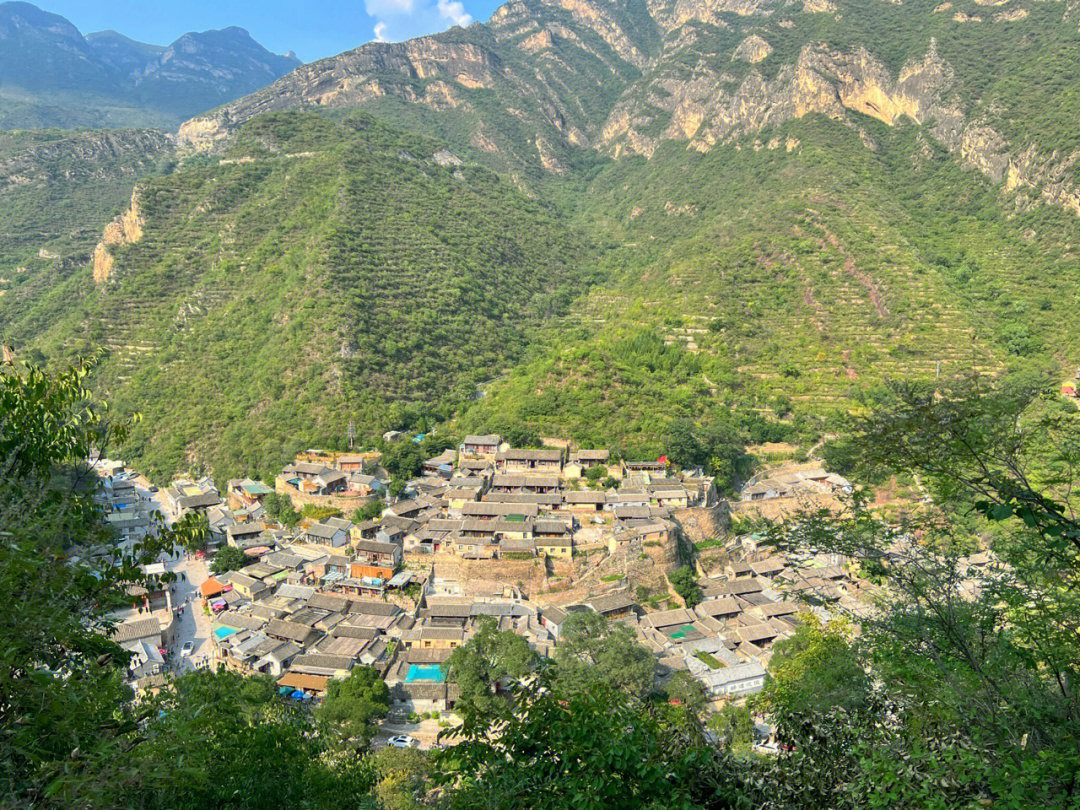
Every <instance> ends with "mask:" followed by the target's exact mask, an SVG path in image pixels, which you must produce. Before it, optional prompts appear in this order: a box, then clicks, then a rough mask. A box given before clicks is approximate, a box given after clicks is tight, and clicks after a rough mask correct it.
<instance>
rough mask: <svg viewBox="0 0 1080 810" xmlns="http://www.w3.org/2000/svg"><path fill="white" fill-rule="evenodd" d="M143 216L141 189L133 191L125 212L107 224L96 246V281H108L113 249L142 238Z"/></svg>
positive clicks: (94, 255) (111, 266)
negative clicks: (140, 206)
mask: <svg viewBox="0 0 1080 810" xmlns="http://www.w3.org/2000/svg"><path fill="white" fill-rule="evenodd" d="M144 224H145V223H144V221H143V216H142V212H141V211H140V210H139V189H138V187H136V188H135V190H134V191H132V192H131V203H130V204H129V205H128V208H127V210H126V211H124V213H122V214H120V215H119V216H117V217H116V218H115V219H113V221H112V222H110V223H109V224H108V225H106V226H105V232H104V233H103V234H102V236H101V241H100V242H98V243H97V246H96V247H95V248H94V253H93V256H92V259H93V263H94V283H95V284H101V283H102V282H105V281H108V280H109V278H110V276H111V275H112V270H113V263H114V262H113V251H114V250H116V249H117V248H119V247H123V246H124V245H130V244H133V243H135V242H138V241H139V240H140V239H142V235H143V225H144Z"/></svg>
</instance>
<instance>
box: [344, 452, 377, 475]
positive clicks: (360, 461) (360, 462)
mask: <svg viewBox="0 0 1080 810" xmlns="http://www.w3.org/2000/svg"><path fill="white" fill-rule="evenodd" d="M381 458H382V453H379V452H370V453H339V454H338V455H337V456H335V458H334V466H335V467H337V468H338V469H339V470H341V471H342V472H343V473H350V474H351V473H365V472H369V471H371V470H374V469H375V468H376V467H377V466H378V463H379V460H380V459H381Z"/></svg>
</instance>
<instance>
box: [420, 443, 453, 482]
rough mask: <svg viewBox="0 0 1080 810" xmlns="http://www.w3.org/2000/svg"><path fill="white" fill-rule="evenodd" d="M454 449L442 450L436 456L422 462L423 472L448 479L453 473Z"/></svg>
mask: <svg viewBox="0 0 1080 810" xmlns="http://www.w3.org/2000/svg"><path fill="white" fill-rule="evenodd" d="M454 457H455V454H454V451H453V450H444V451H443V452H442V453H440V454H439V455H437V456H434V457H433V458H429V459H428V460H427V461H425V462H424V464H423V469H424V471H425V472H427V473H430V474H432V475H437V476H439V477H441V478H446V479H449V478H450V476H451V475H453V474H454Z"/></svg>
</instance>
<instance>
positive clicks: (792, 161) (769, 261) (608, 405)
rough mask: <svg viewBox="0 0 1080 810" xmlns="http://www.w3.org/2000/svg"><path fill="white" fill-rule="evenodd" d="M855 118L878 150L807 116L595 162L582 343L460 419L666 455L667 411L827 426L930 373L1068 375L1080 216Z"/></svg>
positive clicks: (1073, 348) (913, 133) (572, 336)
mask: <svg viewBox="0 0 1080 810" xmlns="http://www.w3.org/2000/svg"><path fill="white" fill-rule="evenodd" d="M862 123H863V125H864V126H865V127H866V129H867V130H868V131H869V132H870V133H871V135H872V137H874V138H875V139H876V141H877V145H878V149H877V151H871V150H869V149H866V148H865V147H864V146H863V144H862V142H861V140H860V139H859V137H858V135H857V134H856V132H854V131H853V130H852V129H850V128H848V127H845V126H844V125H843V124H841V123H839V122H834V121H829V120H826V119H824V118H821V117H817V116H815V117H811V118H807V119H803V120H801V121H796V122H792V123H790V124H789V125H787V126H785V127H784V128H783V129H782V130H777V131H768V132H763V133H761V134H760V135H759V136H758V137H757V138H750V139H746V140H744V141H743V142H741V143H740V144H738V145H737V147H723V148H718V149H715V150H713V151H711V152H709V153H707V154H704V155H702V154H699V153H697V152H694V151H687V150H684V149H681V148H679V146H678V145H676V144H668V145H667V146H665V147H663V148H662V149H661V150H660V152H658V153H657V155H655V156H654V157H653V159H652V160H651V161H645V160H641V159H634V160H625V161H619V162H617V163H614V164H612V165H610V166H609V167H608V168H607V169H605V170H604V171H602V172H601V174H600V175H599V177H598V178H597V179H596V180H595V181H594V182H593V183H592V184H591V186H590V188H589V195H588V203H587V206H586V209H585V211H584V213H583V218H584V219H585V220H586V221H587V222H588V223H589V226H590V227H591V228H592V229H594V230H595V231H596V232H598V233H599V234H601V236H602V238H604V239H606V240H609V241H612V242H615V243H617V244H619V246H620V247H619V248H618V249H616V250H614V251H612V252H611V253H610V254H609V255H608V256H607V257H606V259H605V272H606V273H607V274H608V275H609V277H610V279H611V280H610V282H609V283H608V284H606V285H603V286H601V287H599V288H597V289H595V290H594V291H593V292H592V293H591V294H590V295H589V296H587V297H586V298H585V299H583V300H582V301H581V302H579V304H578V305H577V306H576V307H575V311H574V315H573V317H572V318H571V319H570V320H572V321H573V322H575V323H576V324H578V329H577V331H569V330H565V331H564V332H563V333H562V334H555V333H553V334H552V335H551V336H550V344H551V347H552V348H551V349H550V351H548V352H546V353H538V354H535V355H534V356H533V358H532V360H531V361H530V362H529V363H528V364H526V365H524V366H522V367H521V368H519V369H517V370H515V372H514V373H513V374H511V375H510V376H509V377H508V378H506V379H504V380H500V381H499V382H497V383H496V384H494V385H493V386H492V387H491V388H490V390H489V391H488V393H487V396H486V398H485V400H484V401H483V402H482V403H478V404H476V405H475V406H473V407H472V408H471V409H470V410H469V411H468V412H466V413H465V414H464V415H463V417H462V419H461V424H462V426H463V427H464V428H479V427H481V426H482V425H483V424H485V423H486V422H489V421H492V420H496V421H497V420H500V419H507V418H511V419H515V418H516V419H520V420H521V421H524V422H526V423H529V424H531V425H533V426H535V427H536V428H538V429H539V430H540V431H541V432H542V433H567V434H569V435H572V436H574V437H576V438H578V439H581V440H583V441H601V442H611V441H618V442H623V443H625V444H628V445H631V446H633V445H640V446H641V447H643V448H648V449H657V447H656V445H657V443H658V441H659V439H660V437H661V436H662V433H663V430H664V429H665V426H666V424H667V423H668V422H669V421H670V419H672V418H675V417H682V416H689V417H693V418H701V417H703V416H704V415H706V414H707V413H708V412H709V410H710V409H711V408H712V407H716V406H735V407H740V408H744V409H745V408H758V409H760V408H769V409H771V410H772V411H773V412H774V413H779V414H784V413H786V412H787V411H788V409H789V407H791V406H794V410H795V412H796V413H804V414H813V415H815V416H819V417H820V416H826V417H827V415H828V413H829V412H830V411H831V410H833V409H835V408H842V407H846V406H847V403H848V402H849V401H850V400H849V397H850V395H851V394H852V393H853V392H854V391H856V390H859V389H863V388H866V387H868V386H873V385H874V384H875V383H876V382H877V381H878V380H880V379H881V378H882V377H883V376H885V375H892V376H897V377H901V376H903V377H911V376H928V375H932V374H934V373H936V371H937V363H938V361H941V363H942V370H943V372H945V373H948V372H950V371H958V370H962V369H965V368H971V367H972V366H974V367H977V368H981V369H984V370H996V369H999V368H1001V367H1003V366H1004V365H1006V364H1010V363H1022V364H1027V365H1038V366H1045V365H1047V364H1057V363H1061V362H1066V364H1067V362H1071V358H1074V357H1076V356H1077V353H1078V352H1080V330H1078V329H1077V327H1076V326H1075V323H1074V321H1073V319H1071V318H1070V317H1069V316H1068V313H1069V311H1070V310H1071V307H1072V305H1073V302H1074V300H1075V297H1076V293H1075V290H1076V289H1077V283H1078V281H1080V278H1078V276H1080V268H1078V267H1077V265H1076V262H1075V258H1074V256H1072V255H1071V253H1070V252H1069V249H1068V248H1067V247H1066V246H1067V245H1069V244H1076V241H1077V239H1078V238H1080V223H1078V222H1077V220H1076V219H1075V218H1074V217H1072V216H1071V215H1068V214H1064V213H1059V212H1057V211H1056V210H1054V209H1049V208H1046V207H1039V208H1036V209H1033V210H1031V211H1028V212H1026V213H1023V214H1019V215H1014V214H1011V213H1010V212H1009V211H1008V210H1007V209H1005V208H1004V207H1003V200H1002V198H1001V197H1000V195H999V194H998V191H997V189H996V188H994V187H993V186H992V185H991V184H989V183H988V182H987V181H986V180H985V179H984V178H983V177H982V176H981V175H977V174H975V173H974V172H970V171H966V170H963V169H961V168H959V167H958V166H957V164H956V162H955V161H954V160H952V159H951V158H949V157H948V156H947V155H946V154H944V153H943V152H942V151H941V150H939V149H935V148H934V147H933V146H932V145H931V144H930V142H929V141H928V140H927V139H926V138H925V136H924V135H923V134H922V132H921V130H920V128H918V127H915V126H903V127H899V128H897V129H890V128H888V127H885V126H884V125H880V124H877V123H876V122H872V121H864V122H862ZM774 137H775V138H776V139H778V141H779V146H778V148H773V149H770V148H768V145H769V143H770V142H771V141H773V139H774ZM788 137H790V138H793V139H796V140H798V141H799V146H798V148H797V149H795V151H793V152H791V153H788V152H787V151H786V149H785V147H784V143H785V141H786V139H787V138H788ZM755 140H757V141H758V146H759V147H760V148H758V149H755V148H754V141H755ZM690 341H692V343H693V344H694V345H690V344H689V342H690ZM665 342H666V343H667V344H668V346H667V347H666V348H665V347H664V344H665ZM695 346H696V349H695ZM688 347H689V348H688ZM1070 370H1071V369H1070Z"/></svg>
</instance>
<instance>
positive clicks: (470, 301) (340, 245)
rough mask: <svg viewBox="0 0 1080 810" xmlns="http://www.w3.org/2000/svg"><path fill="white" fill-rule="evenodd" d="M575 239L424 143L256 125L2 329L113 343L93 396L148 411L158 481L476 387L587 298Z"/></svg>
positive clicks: (554, 220) (487, 175) (538, 208)
mask: <svg viewBox="0 0 1080 810" xmlns="http://www.w3.org/2000/svg"><path fill="white" fill-rule="evenodd" d="M587 247H588V246H587V244H586V243H585V241H584V240H583V239H582V238H580V237H578V236H576V235H575V234H574V233H573V231H572V230H571V229H570V228H568V227H567V226H566V224H565V223H564V222H563V221H562V219H560V218H559V217H558V216H557V214H555V213H554V212H553V211H551V210H550V208H549V207H548V206H545V205H541V204H539V203H537V202H535V201H533V200H530V199H529V198H527V197H526V196H524V195H523V194H522V193H521V192H519V191H518V190H517V189H515V188H514V187H513V185H512V184H511V183H509V182H508V181H507V180H504V179H502V178H500V177H498V176H497V175H495V174H494V173H492V172H491V171H489V170H487V169H483V168H480V167H478V166H475V165H467V164H464V163H463V162H462V161H460V159H459V158H458V157H456V156H455V155H453V154H452V153H450V152H449V151H447V150H446V149H445V148H444V147H443V146H441V145H440V144H439V143H437V142H434V141H431V140H429V139H426V138H423V137H417V136H412V135H406V134H404V133H401V132H400V131H397V130H394V129H391V128H388V127H385V126H384V125H381V124H379V123H377V122H376V121H374V119H371V118H369V117H367V116H363V115H359V116H349V117H346V118H344V119H343V120H341V121H337V122H332V121H327V120H326V119H324V118H322V117H320V116H317V115H314V114H295V113H286V114H275V115H270V116H261V117H260V118H258V119H255V120H253V121H251V122H249V123H248V124H247V125H245V127H243V128H242V129H241V130H240V131H239V133H238V138H237V141H236V143H235V144H234V145H233V146H232V147H231V149H230V150H229V152H228V153H227V154H226V156H225V157H223V158H221V159H220V160H214V161H212V162H208V161H203V160H195V161H192V162H191V163H190V164H188V165H186V166H182V167H181V168H180V169H179V170H178V171H176V172H173V173H171V174H169V175H166V176H162V177H159V178H156V179H151V180H144V181H142V182H140V183H139V184H138V186H137V187H136V191H135V194H134V195H133V196H132V198H131V200H130V204H129V205H128V206H127V208H126V210H125V211H123V212H122V213H121V215H119V216H118V217H117V218H116V219H115V220H114V222H113V223H111V224H110V225H109V226H108V227H107V228H106V229H105V237H104V239H103V240H102V244H101V245H100V246H99V248H98V250H97V251H95V255H94V261H93V264H92V267H87V266H84V267H83V268H82V269H81V270H80V271H79V272H78V273H75V274H72V275H71V276H69V277H67V278H66V279H64V280H62V281H61V282H60V283H59V284H56V285H55V286H53V287H52V288H51V289H49V290H48V291H47V292H45V293H43V294H41V295H39V296H37V297H35V298H33V299H28V301H27V303H26V304H25V306H24V308H23V309H22V310H21V311H20V313H19V317H18V321H19V326H18V328H16V329H14V330H12V331H9V332H8V335H9V336H10V337H11V338H12V339H13V340H14V342H15V343H16V344H17V345H20V346H26V345H27V344H28V339H29V338H30V334H31V333H36V337H35V338H34V343H33V346H34V349H35V350H37V351H44V352H45V353H46V354H48V355H49V356H53V357H60V356H74V355H79V354H85V353H87V352H90V351H93V350H94V349H95V348H97V347H101V346H105V347H107V348H108V349H109V350H110V355H109V357H108V358H106V359H105V360H104V362H103V363H102V365H101V367H100V369H99V382H100V384H101V385H102V386H103V387H104V388H105V389H107V390H109V391H110V394H112V395H113V396H114V397H115V400H116V404H117V405H118V406H119V407H121V408H123V409H138V410H140V411H142V412H143V413H144V416H145V418H144V420H143V421H142V423H141V426H140V427H138V428H137V429H136V433H135V435H134V437H133V444H132V447H131V450H132V452H133V453H135V454H136V455H138V456H139V457H140V458H141V459H143V460H144V461H145V462H146V464H147V469H149V470H151V471H152V472H154V473H155V474H157V475H159V476H167V475H168V474H170V473H171V472H172V471H173V470H175V469H176V468H177V467H179V466H181V465H185V464H193V465H205V466H212V467H214V468H215V469H219V470H220V469H246V468H251V469H255V468H264V469H265V470H266V471H269V470H270V468H271V466H272V464H271V460H274V461H276V459H277V458H278V457H279V456H280V455H281V454H282V453H283V452H292V451H295V450H296V449H298V448H299V447H300V444H297V443H298V442H306V441H309V440H316V441H333V440H334V439H336V438H337V432H338V429H339V428H341V427H343V426H344V425H343V423H341V422H340V421H339V420H340V419H341V418H342V417H344V418H346V419H350V418H351V419H355V420H356V421H357V422H358V423H359V424H360V425H361V426H364V427H365V428H366V427H368V426H371V425H375V424H378V423H380V422H382V421H383V420H391V421H392V420H395V419H402V420H408V419H409V418H411V417H410V416H409V413H410V410H409V409H410V407H413V408H421V409H425V410H431V409H434V408H437V407H438V406H439V405H440V403H441V402H442V401H443V400H444V399H445V400H449V401H458V400H460V399H461V398H463V397H467V396H469V395H471V393H472V392H473V391H474V390H475V388H476V385H477V384H478V383H479V382H481V381H483V380H486V379H490V378H491V377H494V376H495V375H496V374H498V373H499V371H500V370H501V369H502V368H504V367H505V366H507V365H509V364H512V363H513V362H514V361H516V360H518V359H520V358H521V356H522V355H523V353H524V352H525V349H526V347H527V345H528V342H529V340H528V338H529V335H530V332H531V330H532V329H533V328H534V327H535V326H536V325H538V324H541V323H544V322H547V321H549V320H550V319H551V318H552V317H553V316H555V315H557V314H559V313H561V312H563V311H565V309H566V307H567V305H568V304H569V302H570V301H572V300H573V299H574V298H575V297H576V296H577V295H579V294H580V293H581V292H582V291H583V290H584V289H585V288H586V286H587V281H588V279H587V278H586V275H587V274H586V272H585V271H584V270H582V269H581V266H580V262H579V258H580V256H581V255H583V254H585V253H587ZM6 312H8V313H11V312H12V310H11V309H7V310H6ZM21 329H26V330H28V331H27V332H20V330H21ZM150 392H153V396H152V397H147V396H146V395H147V394H149V393H150Z"/></svg>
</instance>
